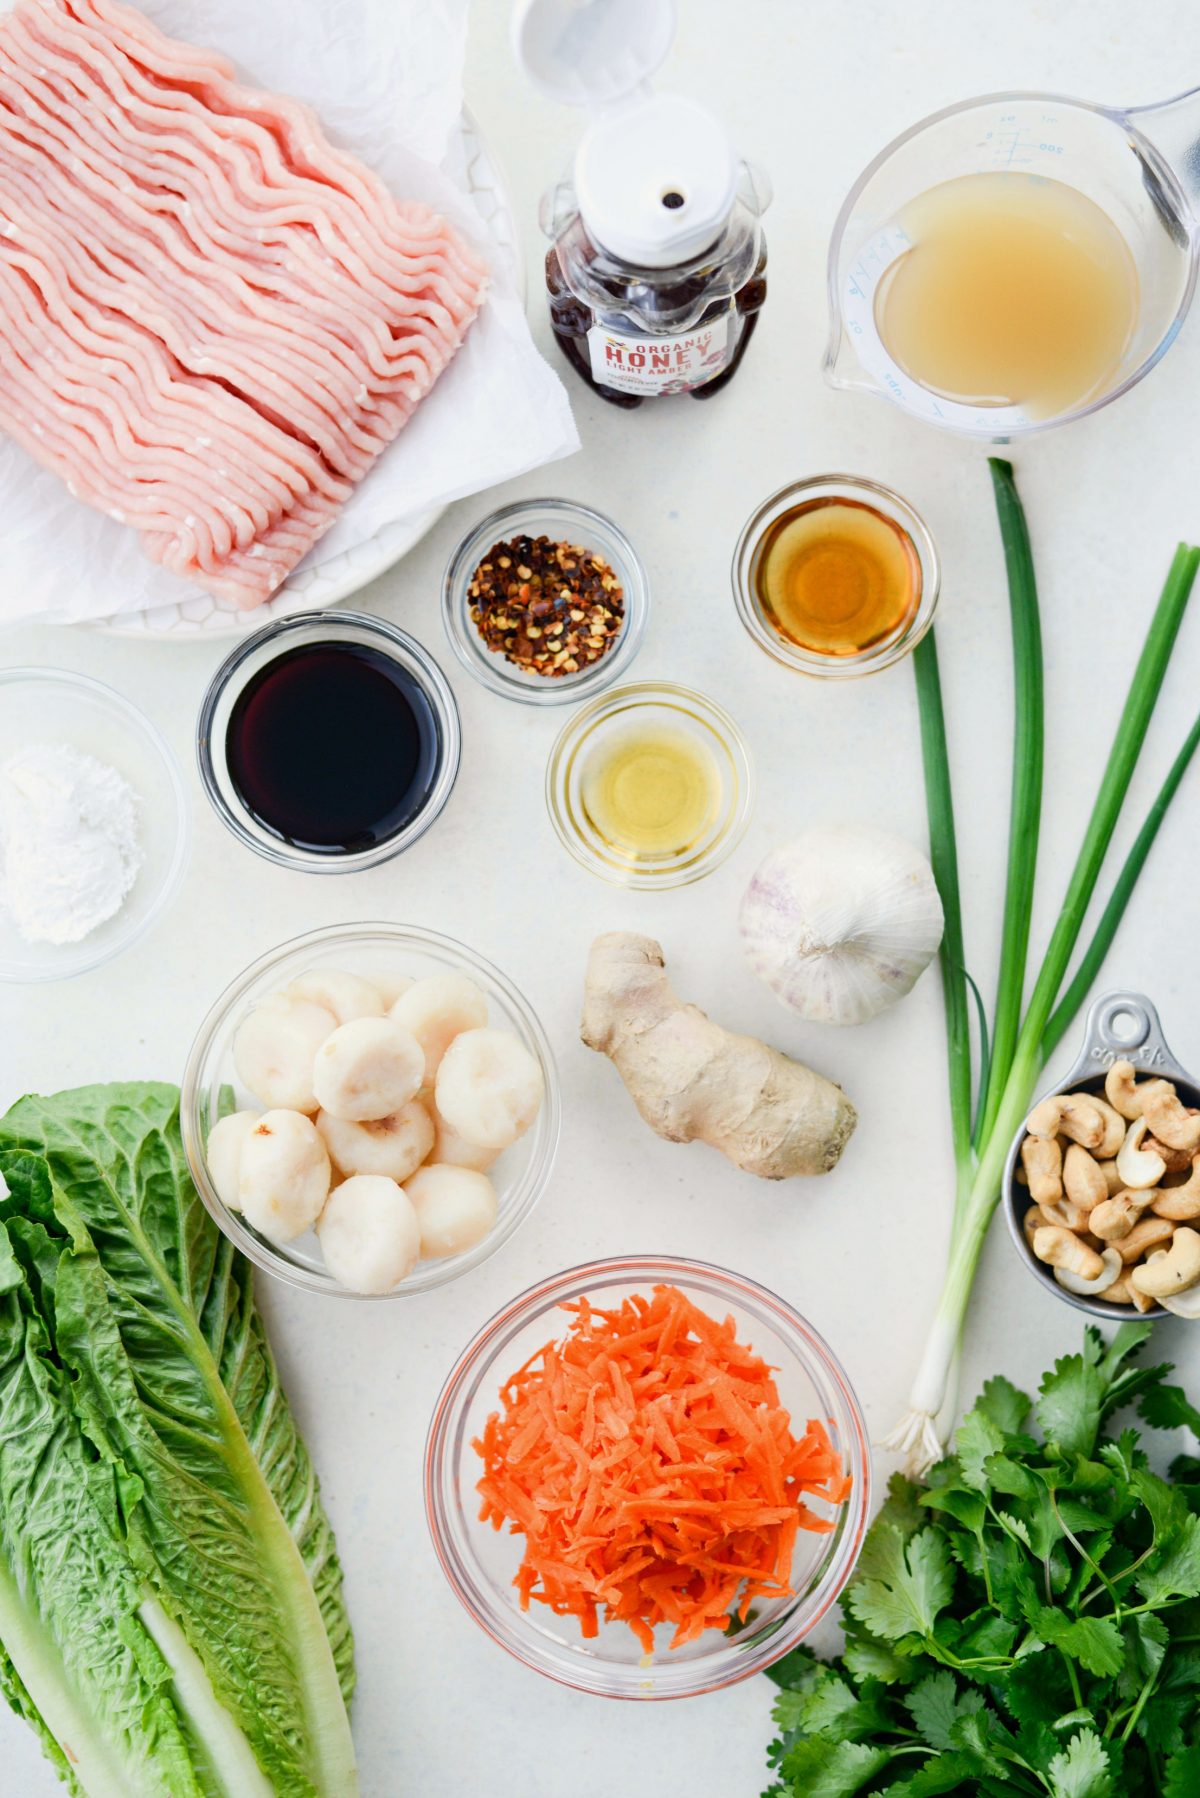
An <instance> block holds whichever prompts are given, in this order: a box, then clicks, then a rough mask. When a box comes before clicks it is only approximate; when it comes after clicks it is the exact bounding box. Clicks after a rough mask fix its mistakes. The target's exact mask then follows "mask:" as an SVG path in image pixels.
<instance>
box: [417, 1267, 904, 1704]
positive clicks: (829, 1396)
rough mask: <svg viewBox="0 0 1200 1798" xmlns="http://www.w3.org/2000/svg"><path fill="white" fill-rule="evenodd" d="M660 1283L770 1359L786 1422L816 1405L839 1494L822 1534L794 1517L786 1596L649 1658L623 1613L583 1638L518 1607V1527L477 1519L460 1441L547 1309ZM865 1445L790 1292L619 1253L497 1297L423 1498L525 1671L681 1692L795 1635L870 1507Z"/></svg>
mask: <svg viewBox="0 0 1200 1798" xmlns="http://www.w3.org/2000/svg"><path fill="white" fill-rule="evenodd" d="M659 1284H668V1285H673V1286H678V1287H679V1288H680V1290H681V1291H682V1292H683V1293H685V1294H686V1295H687V1297H688V1298H690V1299H691V1300H693V1301H694V1303H695V1304H697V1305H699V1306H701V1307H702V1308H703V1309H704V1310H706V1311H708V1312H710V1313H711V1314H712V1315H714V1316H716V1317H718V1318H722V1319H723V1318H725V1317H728V1316H732V1317H733V1320H734V1323H735V1325H736V1326H737V1333H738V1340H739V1341H742V1342H746V1343H748V1344H749V1345H750V1347H751V1348H752V1349H754V1350H755V1351H756V1352H757V1353H758V1354H759V1355H761V1356H762V1358H763V1359H764V1360H765V1361H767V1362H768V1363H769V1364H770V1365H771V1367H772V1368H773V1369H775V1370H776V1380H777V1383H778V1386H779V1393H780V1398H781V1399H782V1401H783V1403H784V1404H785V1405H786V1406H787V1408H788V1410H789V1411H790V1413H791V1415H792V1418H793V1420H794V1421H795V1422H796V1424H797V1425H798V1426H799V1425H800V1424H802V1423H804V1422H806V1421H807V1420H808V1419H809V1418H820V1419H821V1420H822V1422H823V1423H825V1425H826V1427H827V1428H828V1430H829V1433H830V1436H831V1438H832V1441H833V1444H834V1447H835V1448H836V1449H837V1450H838V1452H839V1453H840V1454H841V1456H842V1460H843V1463H844V1465H845V1469H846V1472H847V1473H848V1474H849V1475H850V1479H851V1482H852V1483H851V1487H850V1492H849V1495H848V1496H847V1498H846V1500H845V1502H844V1503H843V1504H842V1506H841V1507H840V1509H839V1511H838V1513H837V1520H836V1524H835V1527H834V1529H833V1530H832V1531H830V1533H829V1534H828V1535H820V1534H817V1533H814V1532H810V1531H805V1530H801V1531H800V1532H799V1536H798V1538H797V1543H796V1555H795V1560H794V1562H793V1567H792V1578H793V1583H794V1585H795V1588H796V1590H795V1592H794V1594H793V1595H792V1596H791V1597H790V1598H779V1599H773V1600H765V1599H764V1600H758V1601H756V1603H755V1606H754V1609H753V1611H752V1613H751V1616H750V1619H749V1621H748V1622H747V1623H746V1625H745V1626H744V1627H743V1628H742V1629H740V1630H738V1631H737V1632H736V1633H734V1634H728V1633H722V1632H721V1631H718V1630H706V1631H705V1632H704V1635H703V1636H702V1637H701V1638H700V1639H699V1641H696V1642H692V1643H689V1644H688V1645H687V1646H685V1647H683V1648H679V1649H673V1650H672V1649H669V1648H668V1647H667V1643H668V1641H669V1639H670V1635H671V1630H670V1628H669V1627H665V1628H663V1629H662V1630H661V1631H660V1638H661V1645H660V1649H656V1653H655V1655H654V1657H652V1658H651V1657H648V1656H647V1655H646V1654H645V1653H644V1651H643V1649H642V1646H641V1644H640V1643H639V1641H638V1640H637V1638H636V1637H635V1635H634V1634H633V1631H632V1630H631V1629H630V1628H629V1627H628V1625H627V1624H625V1623H603V1622H602V1623H601V1624H600V1630H599V1634H598V1635H597V1636H595V1637H593V1638H591V1639H590V1640H588V1639H585V1638H584V1636H583V1635H582V1634H581V1632H580V1630H579V1627H578V1625H577V1624H576V1623H575V1622H574V1621H573V1620H572V1619H570V1618H565V1617H557V1616H555V1614H554V1613H553V1611H551V1610H550V1608H549V1606H547V1605H543V1604H539V1603H538V1602H537V1601H536V1600H534V1601H533V1602H532V1603H531V1605H530V1608H529V1610H528V1611H522V1609H521V1606H520V1602H519V1599H518V1595H517V1592H516V1590H515V1588H514V1585H513V1580H514V1577H515V1575H516V1572H517V1568H518V1565H519V1563H520V1560H521V1554H522V1548H521V1544H520V1541H519V1539H518V1538H517V1537H516V1536H514V1535H513V1534H512V1533H511V1532H510V1531H508V1530H502V1531H497V1530H494V1529H493V1528H492V1526H491V1524H489V1523H483V1522H481V1521H480V1519H479V1506H478V1500H477V1497H476V1481H477V1479H478V1477H479V1474H480V1472H481V1463H480V1460H479V1457H478V1455H477V1453H476V1451H475V1449H474V1448H473V1447H472V1443H473V1441H474V1439H475V1438H476V1437H477V1436H479V1435H480V1434H481V1432H482V1429H483V1426H484V1423H485V1421H486V1419H487V1417H488V1416H489V1414H490V1413H491V1412H493V1411H495V1410H497V1409H498V1408H499V1396H500V1389H501V1386H502V1385H503V1383H504V1381H505V1380H506V1379H507V1378H508V1376H509V1375H510V1374H511V1372H512V1371H513V1369H514V1368H517V1367H520V1366H521V1365H522V1363H523V1362H525V1361H526V1360H527V1359H528V1358H529V1357H530V1356H531V1355H534V1354H536V1352H537V1350H538V1349H539V1348H541V1347H542V1346H543V1345H544V1344H545V1343H546V1342H547V1341H549V1340H550V1339H551V1338H554V1337H557V1336H560V1335H562V1334H563V1332H564V1331H565V1329H566V1327H567V1318H566V1317H565V1316H564V1314H563V1313H562V1312H561V1311H559V1310H558V1307H559V1306H560V1305H562V1304H563V1303H564V1302H565V1301H566V1300H569V1299H575V1298H578V1297H580V1296H581V1295H582V1294H584V1293H586V1294H587V1296H588V1297H589V1298H590V1299H591V1300H592V1301H593V1303H595V1304H597V1305H614V1306H615V1305H619V1304H620V1303H621V1302H622V1300H624V1299H625V1298H627V1297H628V1296H629V1295H630V1294H631V1293H635V1292H648V1291H649V1290H650V1289H651V1288H652V1287H653V1286H655V1285H659ZM870 1485H871V1455H870V1447H869V1444H868V1441H867V1429H866V1424H865V1422H864V1419H863V1415H862V1411H861V1410H860V1408H859V1404H858V1400H857V1399H856V1397H855V1395H854V1392H853V1390H852V1389H851V1386H850V1383H849V1381H848V1380H847V1378H846V1375H845V1374H844V1372H843V1371H842V1369H841V1367H840V1366H839V1365H838V1362H837V1360H836V1359H835V1357H834V1356H833V1354H832V1353H831V1351H830V1349H829V1348H828V1347H827V1346H826V1344H825V1343H824V1342H823V1341H822V1339H821V1337H820V1336H818V1335H817V1333H816V1331H815V1330H814V1329H813V1328H812V1327H811V1325H810V1324H807V1323H806V1322H805V1321H804V1319H803V1318H802V1317H801V1316H800V1315H799V1313H798V1312H796V1311H793V1309H792V1308H791V1306H790V1305H787V1304H785V1303H784V1301H783V1300H782V1299H780V1298H777V1297H776V1295H775V1294H774V1293H773V1292H769V1291H768V1290H767V1288H766V1287H764V1286H759V1285H757V1284H756V1282H754V1281H753V1280H748V1279H745V1278H744V1277H742V1276H741V1275H740V1274H735V1273H729V1272H727V1271H726V1270H725V1269H723V1268H719V1267H710V1266H708V1265H706V1264H705V1263H703V1262H700V1261H686V1260H680V1259H677V1258H675V1257H672V1256H658V1255H651V1256H621V1257H618V1258H616V1259H614V1260H606V1261H595V1262H592V1263H591V1264H590V1265H588V1266H584V1267H574V1268H571V1269H569V1270H568V1271H567V1272H566V1273H561V1274H556V1275H555V1276H553V1278H551V1279H548V1280H544V1281H542V1282H541V1283H540V1284H539V1285H537V1286H533V1287H530V1289H529V1291H528V1292H524V1293H522V1294H521V1295H520V1297H519V1298H516V1299H514V1300H513V1301H512V1303H511V1304H509V1305H506V1306H505V1308H504V1309H503V1310H502V1311H500V1312H499V1313H497V1315H496V1316H495V1317H494V1318H493V1319H492V1320H491V1322H490V1323H489V1324H486V1325H485V1326H484V1328H483V1329H482V1330H481V1331H480V1332H479V1334H478V1335H477V1336H476V1337H475V1339H474V1341H473V1342H471V1343H470V1344H469V1345H468V1347H467V1348H466V1349H465V1350H464V1351H463V1353H462V1355H461V1356H460V1357H459V1360H458V1363H457V1365H456V1366H455V1367H454V1369H453V1371H452V1372H451V1374H450V1377H449V1379H448V1380H447V1381H446V1384H445V1386H444V1387H443V1388H442V1393H441V1397H440V1398H439V1399H438V1402H437V1406H436V1408H435V1410H434V1413H433V1420H432V1423H431V1424H430V1429H429V1439H428V1442H427V1444H426V1449H425V1510H426V1515H427V1518H428V1521H429V1529H430V1533H431V1535H432V1537H433V1545H434V1548H435V1549H436V1551H437V1556H438V1559H439V1560H440V1562H441V1564H442V1570H443V1572H444V1573H445V1575H446V1577H447V1579H448V1580H449V1581H450V1584H451V1586H452V1587H453V1588H454V1591H455V1594H456V1595H457V1597H458V1598H459V1600H460V1601H461V1602H462V1604H463V1605H464V1606H465V1608H466V1609H467V1610H468V1611H469V1612H470V1614H471V1616H472V1617H473V1618H474V1619H475V1621H476V1623H478V1624H479V1626H480V1628H481V1629H484V1630H486V1631H487V1633H488V1635H489V1636H491V1638H492V1640H493V1641H494V1642H498V1643H499V1644H500V1646H501V1647H502V1648H505V1649H507V1650H508V1652H509V1654H511V1655H515V1656H516V1658H517V1660H519V1661H523V1662H524V1663H525V1665H526V1666H527V1667H532V1668H533V1669H534V1670H535V1671H536V1672H538V1673H544V1674H546V1675H547V1677H548V1678H550V1679H554V1680H557V1681H558V1682H559V1683H560V1684H562V1685H566V1686H574V1687H575V1688H576V1690H578V1691H581V1692H593V1693H596V1694H597V1695H599V1696H601V1697H606V1698H636V1699H664V1698H690V1697H694V1696H696V1695H697V1694H698V1693H701V1692H711V1691H715V1690H717V1689H718V1688H719V1687H722V1686H729V1685H733V1684H734V1683H735V1682H736V1681H737V1680H740V1679H747V1678H748V1677H749V1676H750V1675H751V1674H752V1673H759V1672H761V1671H762V1670H763V1668H765V1667H768V1666H770V1665H771V1663H772V1662H773V1661H776V1660H778V1659H779V1657H780V1656H781V1655H784V1654H786V1653H787V1652H788V1650H789V1649H791V1648H794V1647H795V1646H796V1644H797V1643H798V1642H800V1641H803V1639H804V1637H805V1636H807V1635H808V1633H809V1631H810V1630H812V1629H813V1627H814V1626H815V1625H816V1624H817V1623H818V1622H819V1620H820V1619H821V1618H822V1617H823V1616H824V1615H825V1613H826V1611H828V1609H829V1607H830V1606H831V1605H832V1604H833V1602H834V1600H835V1599H836V1597H837V1596H838V1593H839V1592H840V1591H841V1590H842V1588H843V1586H844V1585H845V1583H846V1581H847V1579H848V1578H849V1577H850V1573H851V1571H852V1569H853V1567H854V1563H855V1561H856V1559H857V1557H858V1553H859V1550H860V1548H861V1547H862V1541H863V1536H864V1533H865V1531H866V1527H867V1519H868V1516H869V1514H870V1497H871V1493H870Z"/></svg>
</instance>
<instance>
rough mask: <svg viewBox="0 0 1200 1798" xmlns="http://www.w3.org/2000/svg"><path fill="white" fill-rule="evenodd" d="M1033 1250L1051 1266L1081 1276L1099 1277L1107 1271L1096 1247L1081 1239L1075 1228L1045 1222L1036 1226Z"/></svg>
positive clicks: (1039, 1258) (1082, 1278)
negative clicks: (1038, 1227)
mask: <svg viewBox="0 0 1200 1798" xmlns="http://www.w3.org/2000/svg"><path fill="white" fill-rule="evenodd" d="M1033 1252H1034V1254H1035V1255H1036V1256H1037V1258H1038V1260H1039V1261H1044V1262H1045V1263H1046V1265H1047V1267H1053V1268H1059V1269H1061V1270H1062V1271H1063V1272H1064V1273H1068V1274H1074V1275H1075V1277H1076V1278H1077V1279H1080V1280H1087V1281H1092V1280H1097V1279H1099V1278H1100V1275H1101V1274H1102V1273H1103V1272H1104V1262H1103V1261H1102V1260H1101V1258H1100V1256H1099V1255H1097V1253H1096V1251H1095V1250H1094V1249H1089V1248H1088V1246H1087V1244H1086V1243H1085V1242H1080V1240H1079V1238H1078V1236H1076V1234H1075V1232H1074V1231H1073V1230H1065V1229H1063V1228H1062V1226H1061V1225H1057V1224H1052V1225H1050V1226H1047V1225H1044V1224H1043V1226H1042V1228H1041V1229H1040V1230H1035V1231H1034V1234H1033ZM1115 1277H1116V1276H1114V1278H1115Z"/></svg>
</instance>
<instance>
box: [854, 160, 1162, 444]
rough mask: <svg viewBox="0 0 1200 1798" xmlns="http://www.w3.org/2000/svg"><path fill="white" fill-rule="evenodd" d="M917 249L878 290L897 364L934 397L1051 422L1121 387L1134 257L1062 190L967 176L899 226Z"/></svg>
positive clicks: (907, 211) (1133, 312) (1091, 207)
mask: <svg viewBox="0 0 1200 1798" xmlns="http://www.w3.org/2000/svg"><path fill="white" fill-rule="evenodd" d="M899 223H900V224H902V225H903V226H904V228H905V230H906V231H907V232H908V235H909V237H910V238H911V240H912V245H913V247H912V249H911V250H909V251H907V252H906V253H905V255H903V256H902V257H900V259H899V260H898V261H897V262H894V263H893V264H892V266H891V268H890V269H889V270H888V271H887V273H886V275H885V276H884V278H883V280H882V281H881V282H880V285H879V289H878V292H877V294H876V298H875V318H876V324H877V326H878V329H879V334H880V337H881V338H882V339H883V342H884V344H885V346H886V348H887V350H888V352H889V354H890V355H891V356H892V357H893V358H894V360H895V361H896V362H897V363H898V364H899V365H900V367H901V368H903V369H904V370H905V371H906V373H908V374H909V375H911V376H912V378H913V380H915V381H918V382H919V383H920V385H921V386H922V387H925V388H928V389H929V391H930V392H932V393H936V394H940V395H942V396H944V397H945V398H948V399H953V400H959V401H963V402H966V403H969V404H973V405H980V406H1022V407H1024V408H1025V409H1026V410H1027V411H1028V412H1029V413H1030V414H1031V415H1032V416H1034V417H1041V418H1053V417H1056V416H1057V415H1058V414H1059V413H1061V412H1069V411H1072V410H1074V409H1075V407H1077V406H1081V405H1083V404H1085V403H1086V401H1088V400H1089V399H1094V398H1096V397H1098V396H1099V395H1100V394H1102V393H1104V392H1105V391H1106V390H1107V389H1108V388H1109V387H1110V386H1111V385H1112V383H1113V380H1114V377H1115V376H1116V373H1117V370H1118V368H1119V367H1120V364H1121V360H1122V357H1123V356H1124V354H1125V351H1126V348H1127V347H1128V344H1129V342H1130V339H1131V337H1132V335H1133V332H1134V329H1135V327H1136V324H1137V316H1138V303H1139V300H1138V276H1137V268H1136V266H1135V264H1134V260H1133V257H1132V255H1131V254H1130V250H1129V246H1128V244H1127V243H1126V241H1125V239H1124V237H1122V235H1121V233H1120V231H1119V230H1118V229H1117V227H1116V225H1115V224H1114V223H1113V221H1112V220H1111V219H1110V218H1109V216H1108V214H1107V213H1106V212H1104V211H1103V210H1102V209H1101V208H1100V207H1099V206H1097V205H1096V204H1095V202H1094V201H1093V200H1089V199H1088V198H1087V196H1086V194H1082V193H1080V192H1079V191H1078V189H1076V188H1074V187H1069V186H1067V184H1066V183H1065V182H1063V181H1050V180H1044V179H1042V178H1040V177H1037V176H1033V175H1024V174H1019V173H1016V172H1003V173H995V174H984V175H963V176H960V177H959V179H957V180H955V181H946V182H943V183H942V184H941V185H940V186H938V187H932V188H930V189H929V190H928V191H927V192H926V193H923V194H921V195H920V196H919V198H917V199H915V200H913V201H911V202H910V203H909V204H908V205H907V206H906V207H905V208H904V210H903V212H901V213H900V214H899Z"/></svg>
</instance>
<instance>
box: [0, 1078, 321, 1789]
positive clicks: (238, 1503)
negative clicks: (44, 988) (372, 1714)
mask: <svg viewBox="0 0 1200 1798" xmlns="http://www.w3.org/2000/svg"><path fill="white" fill-rule="evenodd" d="M0 1174H2V1175H3V1177H4V1181H5V1183H6V1185H7V1188H8V1193H7V1196H6V1197H4V1198H2V1199H0V1232H2V1239H0V1687H3V1690H4V1692H5V1695H6V1696H7V1697H8V1699H9V1702H10V1703H11V1704H12V1705H13V1707H14V1708H15V1709H16V1710H17V1711H18V1712H19V1713H20V1714H21V1715H23V1716H25V1717H26V1718H27V1719H28V1720H29V1721H30V1722H31V1723H32V1724H33V1726H34V1727H35V1728H36V1729H38V1731H39V1733H40V1734H41V1736H42V1740H43V1744H44V1745H45V1747H46V1751H47V1753H48V1755H49V1757H50V1759H51V1760H52V1761H53V1762H54V1764H55V1765H56V1766H57V1767H58V1769H59V1771H60V1773H62V1775H63V1777H64V1778H65V1779H66V1781H67V1783H68V1785H70V1786H72V1788H73V1789H74V1790H76V1791H81V1792H83V1793H86V1794H87V1798H143V1795H144V1798H353V1794H354V1792H355V1790H356V1775H355V1769H354V1751H353V1746H352V1743H351V1738H350V1730H349V1723H348V1718H347V1703H348V1701H349V1698H350V1694H351V1691H352V1687H353V1650H352V1643H351V1636H350V1627H349V1621H348V1618H347V1616H346V1611H345V1606H344V1603H343V1599H342V1582H341V1570H340V1567H339V1564H338V1559H337V1554H336V1550H335V1547H334V1543H333V1537H332V1532H331V1530H330V1526H329V1522H328V1519H327V1518H326V1516H325V1513H324V1511H323V1509H322V1507H321V1504H320V1501H319V1497H318V1493H317V1487H316V1481H315V1477H314V1474H313V1470H312V1466H311V1463H310V1461H309V1458H308V1455H307V1452H306V1450H305V1448H304V1445H303V1443H302V1442H301V1440H300V1437H299V1435H298V1433H297V1431H296V1428H295V1424H294V1421H293V1419H292V1416H291V1413H290V1411H289V1410H288V1407H287V1403H286V1400H285V1399H284V1396H283V1393H282V1389H281V1387H280V1384H279V1378H278V1375H277V1373H276V1370H275V1366H274V1362H273V1360H272V1357H271V1353H270V1349H269V1346H268V1344H267V1341H266V1338H265V1335H264V1333H263V1329H262V1325H261V1322H260V1320H259V1318H258V1315H257V1312H256V1310H255V1307H254V1301H253V1292H252V1285H251V1279H250V1273H249V1270H248V1268H247V1267H246V1265H245V1264H244V1263H243V1262H242V1261H241V1260H240V1259H239V1258H238V1257H237V1256H236V1255H235V1253H234V1251H233V1249H232V1248H231V1246H230V1244H229V1243H228V1242H227V1241H226V1240H225V1238H224V1237H223V1236H222V1235H221V1233H220V1232H219V1231H218V1230H217V1229H216V1227H215V1225H214V1224H213V1222H212V1220H211V1218H210V1217H209V1216H208V1214H207V1212H206V1211H205V1209H204V1207H203V1205H202V1204H201V1202H200V1199H199V1197H198V1195H197V1193H196V1190H195V1187H194V1186H193V1184H192V1182H191V1179H190V1177H189V1175H188V1171H187V1167H186V1163H185V1160H184V1156H183V1150H182V1144H181V1141H180V1135H179V1123H178V1094H177V1092H176V1091H175V1089H174V1088H172V1087H167V1086H159V1085H140V1084H139V1085H119V1086H102V1087H87V1088H82V1089H79V1090H77V1091H74V1092H69V1093H62V1094H59V1095H57V1096H56V1097H55V1098H52V1099H43V1098H30V1099H24V1100H22V1101H21V1102H20V1103H19V1104H18V1105H16V1106H15V1107H14V1108H13V1109H12V1110H11V1111H10V1112H9V1114H8V1115H7V1117H6V1118H4V1119H3V1120H2V1121H0Z"/></svg>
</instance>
